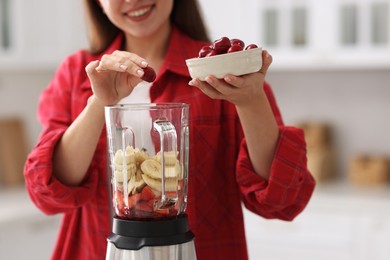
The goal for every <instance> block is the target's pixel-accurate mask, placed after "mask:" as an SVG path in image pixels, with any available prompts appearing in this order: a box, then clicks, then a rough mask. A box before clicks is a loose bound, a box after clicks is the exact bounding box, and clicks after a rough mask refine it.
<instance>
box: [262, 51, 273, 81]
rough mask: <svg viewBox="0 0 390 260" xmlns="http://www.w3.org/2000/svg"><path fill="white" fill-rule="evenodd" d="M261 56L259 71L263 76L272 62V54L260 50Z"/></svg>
mask: <svg viewBox="0 0 390 260" xmlns="http://www.w3.org/2000/svg"><path fill="white" fill-rule="evenodd" d="M262 57H263V64H262V66H261V69H260V71H259V72H260V73H261V74H263V75H264V76H265V75H266V74H267V71H268V68H269V66H270V65H271V63H272V56H271V55H270V54H269V53H268V51H266V50H264V51H263V52H262Z"/></svg>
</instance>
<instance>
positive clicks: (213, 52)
mask: <svg viewBox="0 0 390 260" xmlns="http://www.w3.org/2000/svg"><path fill="white" fill-rule="evenodd" d="M218 54H219V53H217V52H216V50H211V51H210V52H209V53H207V55H206V57H210V56H216V55H218Z"/></svg>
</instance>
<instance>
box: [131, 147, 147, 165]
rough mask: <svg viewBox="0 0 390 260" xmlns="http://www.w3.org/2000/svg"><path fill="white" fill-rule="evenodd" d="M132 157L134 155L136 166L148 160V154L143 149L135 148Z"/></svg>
mask: <svg viewBox="0 0 390 260" xmlns="http://www.w3.org/2000/svg"><path fill="white" fill-rule="evenodd" d="M134 155H135V163H136V164H137V165H140V164H141V163H143V162H144V161H145V160H147V159H149V154H148V153H147V152H146V151H145V150H144V149H141V150H140V149H139V148H135V149H134Z"/></svg>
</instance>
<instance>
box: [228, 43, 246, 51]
mask: <svg viewBox="0 0 390 260" xmlns="http://www.w3.org/2000/svg"><path fill="white" fill-rule="evenodd" d="M242 50H243V47H242V46H241V45H239V44H234V45H232V46H231V47H230V48H229V49H228V51H227V53H231V52H236V51H242Z"/></svg>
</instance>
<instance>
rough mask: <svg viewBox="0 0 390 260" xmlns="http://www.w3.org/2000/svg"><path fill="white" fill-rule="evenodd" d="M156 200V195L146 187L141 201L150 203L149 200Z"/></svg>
mask: <svg viewBox="0 0 390 260" xmlns="http://www.w3.org/2000/svg"><path fill="white" fill-rule="evenodd" d="M154 198H155V195H154V193H153V191H152V190H151V189H150V188H149V187H145V188H143V189H142V192H141V199H142V200H145V201H149V200H151V199H154Z"/></svg>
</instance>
